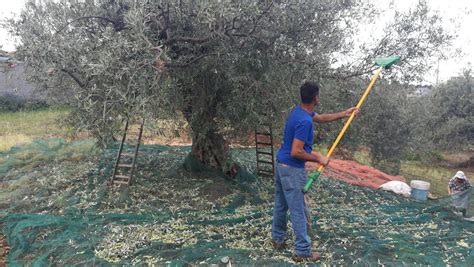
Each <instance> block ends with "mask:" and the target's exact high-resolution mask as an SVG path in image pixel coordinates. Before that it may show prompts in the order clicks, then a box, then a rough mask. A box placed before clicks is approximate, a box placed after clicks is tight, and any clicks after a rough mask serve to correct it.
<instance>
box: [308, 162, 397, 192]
mask: <svg viewBox="0 0 474 267" xmlns="http://www.w3.org/2000/svg"><path fill="white" fill-rule="evenodd" d="M306 166H307V169H311V170H314V169H316V168H317V166H318V165H317V164H316V163H312V162H308V163H306ZM323 175H324V176H328V177H331V178H333V179H336V180H340V181H343V182H346V183H349V184H351V185H357V186H365V187H371V188H378V187H379V186H380V185H382V184H384V183H386V182H390V181H402V182H405V178H404V177H403V176H392V175H388V174H386V173H384V172H381V171H379V170H377V169H375V168H372V167H369V166H365V165H361V164H359V163H357V162H355V161H351V160H339V159H331V161H330V163H329V166H327V167H326V168H325V169H324V172H323Z"/></svg>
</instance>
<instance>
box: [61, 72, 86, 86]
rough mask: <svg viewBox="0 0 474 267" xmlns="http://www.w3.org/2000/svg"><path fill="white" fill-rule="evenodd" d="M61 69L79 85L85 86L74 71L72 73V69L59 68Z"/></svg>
mask: <svg viewBox="0 0 474 267" xmlns="http://www.w3.org/2000/svg"><path fill="white" fill-rule="evenodd" d="M61 71H62V72H64V73H66V74H68V75H69V77H71V78H72V79H73V80H74V81H75V82H76V83H77V84H78V85H79V86H80V87H82V88H84V87H85V86H86V85H85V84H84V83H83V82H82V81H81V80H79V78H77V76H76V75H75V74H74V73H72V71H70V70H67V69H61Z"/></svg>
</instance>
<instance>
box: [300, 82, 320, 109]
mask: <svg viewBox="0 0 474 267" xmlns="http://www.w3.org/2000/svg"><path fill="white" fill-rule="evenodd" d="M300 96H301V103H303V104H314V105H315V106H316V105H317V104H319V86H318V84H317V83H316V82H311V81H308V82H305V83H303V85H301V87H300Z"/></svg>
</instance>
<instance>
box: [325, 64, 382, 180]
mask: <svg viewBox="0 0 474 267" xmlns="http://www.w3.org/2000/svg"><path fill="white" fill-rule="evenodd" d="M382 69H383V67H380V68H378V69H377V72H375V75H374V77H373V78H372V80H371V81H370V83H369V86H368V87H367V89H365V92H364V94H363V95H362V97H361V98H360V100H359V103H357V106H356V108H358V109H360V107H361V106H362V104H363V103H364V101H365V99H366V98H367V96H368V95H369V93H370V91H371V90H372V87H373V86H374V83H375V81H376V80H377V78H378V77H379V75H380V72H381V71H382ZM355 114H356V113H355V111H354V112H352V114H351V116H350V117H349V119H348V120H347V121H346V124H344V127H343V128H342V130H341V132H340V133H339V135H338V136H337V138H336V141H334V143H333V144H332V146H331V148H330V149H329V152H328V154H327V155H326V157H328V158H329V157H331V155H332V153H333V152H334V150H335V149H336V147H337V145H338V144H339V141H341V138H342V136H343V135H344V133H345V132H346V130H347V128H349V125H350V124H351V122H352V120H354V117H355ZM323 169H324V166H323V165H320V166H319V168H318V172H322V171H323Z"/></svg>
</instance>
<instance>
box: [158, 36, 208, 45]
mask: <svg viewBox="0 0 474 267" xmlns="http://www.w3.org/2000/svg"><path fill="white" fill-rule="evenodd" d="M209 40H211V37H203V38H197V37H176V38H171V39H168V40H166V41H165V45H170V44H173V43H177V42H186V43H192V44H202V43H205V42H207V41H209Z"/></svg>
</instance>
